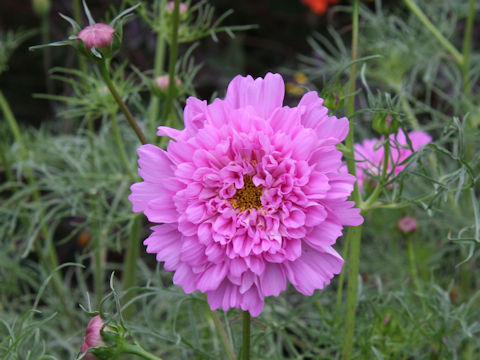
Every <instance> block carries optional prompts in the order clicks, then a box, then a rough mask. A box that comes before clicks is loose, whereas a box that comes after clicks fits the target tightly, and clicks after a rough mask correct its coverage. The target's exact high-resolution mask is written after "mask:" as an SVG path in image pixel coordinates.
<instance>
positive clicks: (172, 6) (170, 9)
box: [165, 1, 188, 15]
mask: <svg viewBox="0 0 480 360" xmlns="http://www.w3.org/2000/svg"><path fill="white" fill-rule="evenodd" d="M174 9H175V1H169V2H168V3H167V4H166V5H165V10H166V11H167V12H168V13H169V14H171V13H173V10H174ZM187 10H188V6H187V4H185V3H183V2H181V3H180V4H179V5H178V11H179V13H180V14H181V15H183V14H186V13H187Z"/></svg>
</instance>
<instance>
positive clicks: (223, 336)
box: [210, 311, 236, 360]
mask: <svg viewBox="0 0 480 360" xmlns="http://www.w3.org/2000/svg"><path fill="white" fill-rule="evenodd" d="M210 314H211V315H212V319H213V323H214V324H215V329H216V330H217V334H218V336H219V337H220V341H221V343H222V345H223V347H224V348H225V352H226V353H227V358H228V359H229V360H236V358H235V353H234V351H233V346H232V344H231V343H230V341H229V340H228V336H227V332H226V331H225V329H224V328H223V325H222V322H221V320H220V318H219V317H218V313H217V312H216V311H211V312H210Z"/></svg>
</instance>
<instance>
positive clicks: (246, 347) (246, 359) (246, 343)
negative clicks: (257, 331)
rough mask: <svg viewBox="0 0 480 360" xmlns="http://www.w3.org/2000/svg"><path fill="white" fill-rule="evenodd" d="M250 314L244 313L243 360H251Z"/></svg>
mask: <svg viewBox="0 0 480 360" xmlns="http://www.w3.org/2000/svg"><path fill="white" fill-rule="evenodd" d="M250 322H251V318H250V313H249V312H248V311H244V312H243V331H242V359H243V360H250Z"/></svg>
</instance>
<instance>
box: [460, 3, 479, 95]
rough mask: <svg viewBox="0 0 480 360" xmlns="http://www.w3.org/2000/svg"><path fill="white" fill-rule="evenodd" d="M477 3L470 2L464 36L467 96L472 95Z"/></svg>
mask: <svg viewBox="0 0 480 360" xmlns="http://www.w3.org/2000/svg"><path fill="white" fill-rule="evenodd" d="M475 1H476V0H470V2H469V7H468V17H467V24H466V25H465V34H464V36H463V46H462V55H463V66H462V76H463V90H464V91H465V94H466V95H470V78H469V76H468V75H469V72H470V49H471V46H472V33H473V22H474V19H475Z"/></svg>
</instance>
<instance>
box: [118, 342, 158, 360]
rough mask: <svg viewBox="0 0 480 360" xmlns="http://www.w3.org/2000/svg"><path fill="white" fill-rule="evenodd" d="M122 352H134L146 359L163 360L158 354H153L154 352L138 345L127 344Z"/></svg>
mask: <svg viewBox="0 0 480 360" xmlns="http://www.w3.org/2000/svg"><path fill="white" fill-rule="evenodd" d="M121 352H122V353H125V354H132V355H137V356H140V357H142V358H144V359H146V360H162V359H161V358H159V357H158V356H155V355H153V354H152V353H150V352H148V351H146V350H145V349H143V348H142V347H140V346H138V345H130V344H125V345H122V347H121Z"/></svg>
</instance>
